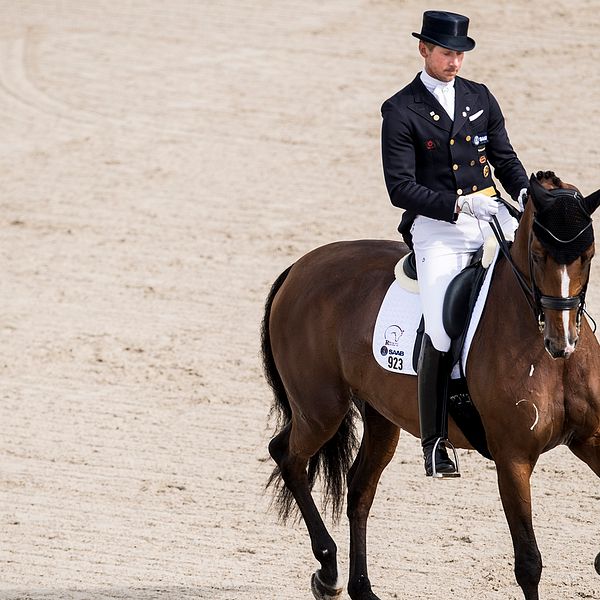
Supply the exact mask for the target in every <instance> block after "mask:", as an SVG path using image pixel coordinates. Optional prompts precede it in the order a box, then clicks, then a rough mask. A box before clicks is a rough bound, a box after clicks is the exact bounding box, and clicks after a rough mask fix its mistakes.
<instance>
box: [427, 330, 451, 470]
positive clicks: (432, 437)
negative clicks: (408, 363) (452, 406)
mask: <svg viewBox="0 0 600 600" xmlns="http://www.w3.org/2000/svg"><path fill="white" fill-rule="evenodd" d="M449 378H450V364H449V360H448V355H447V353H445V352H440V351H439V350H436V349H435V348H434V347H433V344H432V343H431V338H430V337H429V336H428V335H427V334H425V335H424V336H423V344H422V346H421V355H420V357H419V371H418V395H419V422H420V427H421V445H422V446H423V458H424V459H425V473H426V474H427V475H428V476H431V475H433V466H432V454H433V449H434V446H435V443H436V442H437V441H438V440H441V441H440V442H439V444H438V445H437V448H436V450H435V470H436V473H437V474H438V475H439V476H442V477H448V476H454V477H456V476H457V475H458V473H457V471H456V467H455V466H454V463H453V462H452V461H451V460H450V458H449V457H448V452H447V451H446V446H445V445H444V442H443V440H445V439H446V438H447V437H448V413H447V407H446V404H447V394H448V380H449Z"/></svg>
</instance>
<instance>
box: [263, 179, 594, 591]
mask: <svg viewBox="0 0 600 600" xmlns="http://www.w3.org/2000/svg"><path fill="white" fill-rule="evenodd" d="M531 186H532V187H531V193H530V196H529V201H528V202H527V204H526V207H525V210H524V213H523V215H522V218H521V219H520V223H519V226H518V228H517V231H516V232H515V240H514V243H513V244H512V247H511V249H510V253H509V254H508V258H504V259H501V260H500V259H499V260H498V262H497V264H496V267H495V270H494V273H493V278H492V282H491V286H490V290H489V295H488V299H487V303H486V306H485V309H484V313H483V315H482V317H481V320H480V323H479V326H478V329H477V331H476V333H475V336H474V339H473V341H472V345H471V348H470V352H469V357H477V360H476V361H473V362H472V363H469V364H468V366H467V372H466V379H467V384H468V389H469V392H470V395H471V398H472V401H473V403H474V405H475V406H476V408H477V410H478V412H479V415H480V416H481V422H482V423H483V426H484V429H485V435H486V437H487V443H488V449H489V453H490V455H491V457H492V459H493V461H494V462H495V465H496V471H497V477H498V486H499V491H500V496H501V499H502V505H503V508H504V512H505V515H506V519H507V521H508V526H509V529H510V533H511V536H512V540H513V545H514V557H515V558H514V571H515V576H516V581H517V583H518V585H519V586H520V587H521V589H522V591H523V594H524V596H525V599H526V600H538V598H539V592H538V584H539V581H540V578H541V572H542V561H541V555H540V552H539V550H538V547H537V543H536V539H535V534H534V530H533V524H532V514H531V492H530V476H531V474H532V471H533V469H534V466H535V464H536V461H537V460H538V457H539V456H540V454H541V453H542V452H546V451H548V450H551V449H552V448H554V447H556V446H558V445H559V444H565V445H567V446H568V447H569V448H570V449H571V451H572V452H573V453H574V454H575V455H576V456H577V457H579V458H580V459H581V460H582V461H584V462H585V463H586V464H587V465H588V466H589V467H590V468H591V469H592V471H593V472H594V473H596V475H598V476H600V352H599V350H600V348H599V344H598V341H597V339H596V337H595V335H594V333H593V331H592V329H591V327H590V325H589V323H588V321H587V319H585V318H582V311H583V303H584V301H585V290H586V287H587V282H588V278H589V272H590V262H591V260H592V256H593V254H594V239H593V228H592V226H591V217H590V215H591V213H592V212H593V211H594V210H595V209H596V208H597V206H598V204H599V203H600V190H598V191H597V192H594V193H593V194H592V195H590V196H588V197H587V198H582V197H581V195H579V194H578V192H577V191H576V188H574V187H573V186H571V185H569V184H565V183H563V182H561V181H560V180H559V179H558V178H557V177H556V176H555V175H554V173H553V172H551V171H547V172H545V173H543V172H538V174H537V176H535V177H534V176H532V179H531ZM407 252H408V248H407V247H406V245H404V244H403V243H400V242H393V241H385V240H358V241H350V242H337V243H333V244H329V245H326V246H322V247H320V248H317V249H315V250H313V251H312V252H310V253H308V254H306V255H304V256H303V257H301V258H300V259H299V260H298V261H297V262H296V263H295V264H293V265H292V266H290V267H289V268H288V269H286V270H285V271H284V272H283V273H282V274H281V275H280V276H279V277H278V278H277V280H276V281H275V282H274V284H273V286H272V288H271V291H270V293H269V295H268V298H267V302H266V307H265V314H264V319H263V326H262V353H263V363H264V368H265V375H266V378H267V380H268V382H269V384H270V385H271V387H272V389H273V392H274V396H275V400H274V403H273V407H272V412H274V413H275V414H276V415H277V417H278V433H277V435H276V436H275V437H274V438H273V439H272V440H271V442H270V444H269V452H270V454H271V456H272V458H273V459H274V461H275V462H276V465H277V466H276V467H275V469H274V471H273V474H272V476H271V479H270V481H269V484H272V485H273V486H274V487H275V489H276V491H277V494H276V496H275V500H276V503H277V504H278V507H279V510H280V514H281V516H282V517H283V519H285V518H287V517H288V516H290V515H292V514H293V513H294V512H295V510H296V509H299V511H300V513H301V515H302V517H303V519H304V522H305V524H306V527H307V529H308V533H309V535H310V540H311V544H312V551H313V554H314V556H315V558H316V559H317V561H318V562H319V563H320V568H319V569H318V570H317V571H316V572H315V573H313V575H312V578H311V589H312V592H313V595H314V596H315V598H317V599H318V600H331V599H334V598H337V597H339V596H340V594H341V592H342V588H341V586H340V584H339V583H338V570H337V557H336V552H337V548H336V545H335V542H334V540H333V539H332V537H331V536H330V534H329V533H328V531H327V529H326V527H325V524H324V522H323V520H322V518H321V515H320V513H319V511H318V509H317V506H316V504H315V502H314V500H313V498H312V495H311V490H312V487H313V484H314V482H315V480H316V478H317V476H319V475H320V476H321V478H322V480H323V493H324V497H325V502H326V504H327V502H330V503H331V505H332V508H333V511H334V513H337V514H338V515H339V513H340V511H341V506H342V503H343V492H344V477H346V483H347V516H348V519H349V524H350V566H349V579H348V593H349V595H350V597H351V598H352V600H378V597H377V596H376V595H375V594H374V592H373V591H372V588H371V583H370V580H369V576H368V571H367V556H366V529H367V518H368V515H369V510H370V508H371V504H372V502H373V498H374V496H375V491H376V487H377V483H378V481H379V478H380V475H381V473H382V471H383V470H384V469H385V467H386V465H387V464H388V463H389V461H390V460H391V458H392V456H393V454H394V451H395V449H396V445H397V442H398V438H399V435H400V430H401V429H404V430H406V431H408V432H409V433H411V434H412V435H414V436H417V437H419V417H418V408H417V378H416V377H415V376H411V375H405V374H399V373H392V372H388V371H386V370H384V369H383V368H382V367H380V366H379V365H378V364H377V363H376V362H375V360H374V358H373V355H372V346H371V343H372V334H373V328H374V323H375V319H376V316H377V312H378V310H379V307H380V305H381V302H382V299H383V297H384V295H385V293H386V291H387V289H388V287H389V285H390V284H391V282H392V280H393V277H394V274H393V273H394V266H395V264H396V263H397V262H398V260H399V259H400V258H401V257H402V256H403V255H405V254H406V253H407ZM519 280H520V281H519ZM532 309H533V310H532ZM575 346H577V352H576V353H575V354H574V355H573V352H574V350H575ZM523 401H526V402H525V404H527V403H531V404H533V405H534V407H535V408H536V411H537V415H538V422H537V424H536V426H535V427H534V428H533V429H531V428H530V423H531V421H530V420H529V418H528V417H527V418H524V415H525V414H527V415H528V416H529V415H530V414H532V412H531V407H529V410H528V412H526V413H525V412H523V409H524V406H523V405H522V403H523ZM354 407H356V408H358V411H357V410H356V409H355V408H354ZM357 412H359V413H360V415H361V416H362V420H363V436H362V441H361V443H360V447H359V449H358V452H357V454H356V457H355V458H354V460H353V454H354V450H355V449H356V446H357V440H356V437H355V434H354V428H353V418H354V416H355V415H356V414H357ZM449 439H450V441H451V442H452V444H453V445H454V446H456V447H458V448H471V447H472V446H471V445H470V444H469V442H468V441H467V439H466V437H465V435H464V434H463V433H462V432H461V430H460V429H459V428H458V427H457V425H456V424H455V422H454V421H452V420H450V423H449ZM294 501H295V503H296V505H295V506H294ZM599 559H600V554H599V556H598V557H597V559H596V564H597V565H598V562H599ZM599 572H600V571H599Z"/></svg>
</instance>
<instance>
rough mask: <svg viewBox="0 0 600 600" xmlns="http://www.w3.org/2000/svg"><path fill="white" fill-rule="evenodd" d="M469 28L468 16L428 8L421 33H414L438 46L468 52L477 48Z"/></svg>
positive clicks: (417, 36)
mask: <svg viewBox="0 0 600 600" xmlns="http://www.w3.org/2000/svg"><path fill="white" fill-rule="evenodd" d="M468 29H469V19H468V17H465V16H463V15H457V14H456V13H451V12H445V11H442V10H426V11H425V12H424V13H423V27H421V33H414V32H413V35H414V36H415V37H416V38H419V39H420V40H423V41H424V42H430V43H431V44H435V45H436V46H442V47H443V48H448V49H449V50H456V51H457V52H467V51H468V50H473V48H475V40H474V39H472V38H470V37H467V31H468Z"/></svg>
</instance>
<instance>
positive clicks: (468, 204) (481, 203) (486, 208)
mask: <svg viewBox="0 0 600 600" xmlns="http://www.w3.org/2000/svg"><path fill="white" fill-rule="evenodd" d="M456 212H457V213H463V214H465V215H469V216H470V217H473V218H475V219H477V220H480V221H488V222H489V221H491V220H492V217H493V216H495V215H496V214H498V202H496V201H495V200H494V199H493V198H490V197H489V196H486V195H484V194H471V195H470V196H459V197H458V200H457V202H456Z"/></svg>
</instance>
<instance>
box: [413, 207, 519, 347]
mask: <svg viewBox="0 0 600 600" xmlns="http://www.w3.org/2000/svg"><path fill="white" fill-rule="evenodd" d="M497 218H498V222H499V223H500V225H501V227H502V230H503V231H504V235H505V236H507V237H509V239H512V235H513V233H514V231H515V229H516V228H517V221H516V220H515V219H514V218H512V217H511V216H510V214H509V212H508V210H507V209H506V207H505V206H503V205H500V208H499V210H498V215H497ZM411 231H412V236H413V245H414V250H415V259H416V265H417V274H418V276H419V293H420V297H421V306H422V309H423V316H424V318H425V333H427V334H428V335H429V337H430V338H431V342H432V343H433V345H434V347H435V348H436V349H437V350H440V351H442V352H446V351H447V350H449V349H450V338H449V337H448V334H447V333H446V331H445V329H444V323H443V321H442V308H443V305H444V295H445V293H446V288H447V287H448V285H449V284H450V281H451V280H452V279H453V277H454V276H455V275H456V274H457V273H458V272H459V271H461V270H462V269H463V268H464V267H466V266H467V264H468V262H469V258H470V255H471V254H472V253H473V252H475V251H476V250H477V249H478V248H479V247H480V246H481V245H482V244H483V242H484V240H485V239H486V238H488V237H489V236H491V235H494V234H493V232H492V230H491V228H490V226H489V224H488V223H486V222H485V221H478V220H477V219H474V218H473V217H470V216H468V215H464V214H459V215H458V220H457V221H456V223H447V222H446V221H438V220H436V219H430V218H428V217H423V216H418V217H417V218H416V219H415V222H414V223H413V226H412V229H411Z"/></svg>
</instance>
